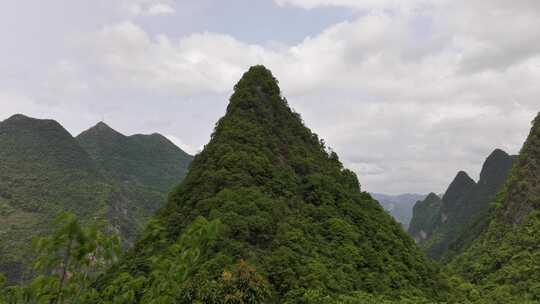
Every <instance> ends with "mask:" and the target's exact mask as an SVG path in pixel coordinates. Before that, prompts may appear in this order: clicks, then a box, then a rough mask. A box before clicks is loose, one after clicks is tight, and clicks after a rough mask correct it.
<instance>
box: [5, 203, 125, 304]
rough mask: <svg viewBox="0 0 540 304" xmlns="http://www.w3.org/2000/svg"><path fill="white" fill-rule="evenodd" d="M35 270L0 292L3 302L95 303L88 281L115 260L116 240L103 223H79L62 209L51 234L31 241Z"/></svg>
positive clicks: (94, 293)
mask: <svg viewBox="0 0 540 304" xmlns="http://www.w3.org/2000/svg"><path fill="white" fill-rule="evenodd" d="M35 250H36V251H37V253H38V254H37V258H36V260H35V262H34V270H35V271H36V272H37V273H38V274H39V275H38V276H37V277H35V278H34V279H33V280H32V281H31V282H29V283H28V284H27V285H21V286H11V287H7V288H5V290H4V291H3V292H2V294H3V295H4V298H3V299H2V298H0V300H3V301H5V302H6V303H52V304H57V303H58V304H61V303H95V302H94V301H95V300H96V298H97V295H98V293H97V291H96V290H95V289H94V288H93V287H92V285H91V284H92V283H93V282H94V281H95V280H96V279H97V276H98V275H99V274H100V273H101V272H103V271H104V270H105V269H107V268H108V267H110V266H111V265H112V263H114V262H115V261H116V260H117V257H118V255H119V253H120V241H119V238H118V236H117V235H116V234H115V233H112V234H111V233H110V232H107V233H104V232H103V227H98V226H89V227H83V226H81V224H80V222H79V221H78V220H77V218H76V217H75V215H74V214H71V213H62V214H60V215H59V216H58V217H57V218H56V219H55V221H54V230H53V234H52V235H50V236H47V237H41V238H38V239H36V241H35Z"/></svg>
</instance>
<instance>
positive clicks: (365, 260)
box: [101, 66, 444, 303]
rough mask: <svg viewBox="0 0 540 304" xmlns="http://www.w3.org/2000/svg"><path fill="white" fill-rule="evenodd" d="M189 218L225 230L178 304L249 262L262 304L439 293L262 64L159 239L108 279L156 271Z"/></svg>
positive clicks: (201, 295) (204, 295)
mask: <svg viewBox="0 0 540 304" xmlns="http://www.w3.org/2000/svg"><path fill="white" fill-rule="evenodd" d="M199 216H204V217H206V218H208V219H209V220H216V219H217V220H220V221H221V223H222V226H223V227H222V229H221V230H220V234H219V237H218V240H217V241H216V243H215V244H214V245H213V246H211V247H210V248H209V249H208V250H206V251H201V252H200V254H201V256H200V258H199V262H198V263H197V264H196V265H195V266H194V267H196V268H195V269H194V270H193V271H192V272H190V274H189V276H188V277H187V279H186V280H187V281H185V282H183V283H182V293H180V294H175V296H176V297H177V300H176V301H178V303H192V302H196V301H197V300H199V301H203V302H206V301H208V298H212V296H213V295H214V292H215V288H216V285H214V283H215V282H218V281H220V280H226V281H227V280H229V278H230V275H231V273H234V271H232V270H231V269H234V265H235V264H237V263H238V261H241V262H240V265H244V264H246V263H247V264H248V265H251V266H250V267H249V269H251V270H250V272H249V273H251V272H256V273H257V276H256V278H258V279H257V280H256V282H255V283H257V284H263V285H265V283H264V282H266V283H267V287H268V289H269V290H270V296H269V299H267V300H265V301H262V303H272V302H276V303H300V302H301V301H303V300H302V299H305V298H306V297H310V296H314V295H315V294H316V295H321V296H327V295H328V296H331V297H337V296H341V295H347V294H351V293H353V292H354V291H364V292H369V293H373V294H384V295H388V296H391V297H399V296H410V295H419V296H425V297H428V298H436V297H437V296H438V295H437V293H443V292H444V288H442V285H440V284H439V277H438V275H437V274H436V272H435V270H434V269H432V267H431V266H430V265H429V264H428V263H426V261H425V259H424V258H423V255H422V254H421V253H420V252H419V250H418V249H417V248H416V247H415V245H414V242H413V240H412V239H411V238H410V237H408V236H407V235H406V234H405V233H404V232H403V230H402V228H401V227H400V226H399V224H398V223H396V222H395V221H394V220H393V219H392V218H391V217H390V216H389V215H388V214H386V212H384V210H383V209H382V208H381V207H380V206H379V204H377V202H376V201H375V200H373V199H372V198H371V197H370V195H369V194H367V193H365V192H361V190H360V186H359V183H358V180H357V178H356V175H355V174H354V173H353V172H351V171H349V170H347V169H344V168H343V167H342V164H341V163H340V162H339V160H338V157H337V155H336V154H335V153H328V152H327V151H326V148H325V146H324V144H323V143H322V140H320V139H319V138H318V136H317V135H316V134H313V133H312V132H311V131H310V130H309V129H308V128H306V127H305V126H304V125H303V123H302V120H301V119H300V116H299V115H298V114H296V113H294V112H292V111H291V109H290V108H289V107H288V105H287V103H286V100H285V99H284V98H282V97H281V92H280V89H279V86H278V84H277V80H276V79H275V78H274V77H273V76H272V74H271V72H270V71H268V70H267V69H266V68H264V67H262V66H256V67H252V68H251V69H250V70H249V71H248V72H247V73H246V74H244V76H243V77H242V79H241V80H240V81H239V82H238V83H237V84H236V86H235V89H234V93H233V95H232V97H231V99H230V103H229V105H228V107H227V112H226V114H225V116H224V117H223V118H221V119H220V120H219V122H218V123H217V126H216V129H215V131H214V133H213V135H212V138H211V141H210V142H209V143H208V144H207V145H206V146H205V149H204V150H203V151H202V152H201V153H200V154H198V155H197V156H196V157H195V159H194V161H193V163H192V165H191V167H190V171H189V173H188V175H187V176H186V179H185V180H184V182H183V183H182V184H181V185H180V186H179V187H178V188H177V189H176V190H175V191H174V193H173V194H172V195H171V196H170V200H169V202H168V205H167V206H166V208H164V209H163V210H161V211H160V212H159V215H158V217H157V221H158V223H157V224H155V225H154V226H157V227H163V230H161V229H158V232H159V231H161V232H160V233H153V232H152V230H150V231H147V233H146V234H145V235H147V237H145V238H143V239H142V240H141V241H140V242H138V243H137V244H136V246H135V247H134V250H133V251H132V252H131V254H130V255H129V256H128V257H127V259H126V260H125V261H124V263H123V264H122V265H120V266H118V268H117V269H115V270H114V271H113V272H112V273H111V274H110V277H109V278H108V280H115V281H117V280H122V279H121V278H123V277H125V276H123V275H121V274H119V273H123V272H129V273H131V274H141V273H143V274H145V273H146V274H148V273H150V272H152V271H154V270H155V267H156V266H153V265H155V264H154V263H155V262H156V259H155V258H156V257H159V256H162V254H163V253H164V252H167V248H170V246H173V244H175V242H176V240H177V239H178V238H179V237H180V236H182V235H183V233H184V232H185V229H186V227H188V226H190V224H191V223H193V221H195V219H196V218H197V217H199ZM240 273H244V274H245V272H242V271H241V272H240ZM143 276H144V277H149V276H147V275H143ZM115 278H116V279H115ZM150 278H151V277H150ZM220 278H221V279H220ZM105 281H107V280H105V279H104V280H102V281H101V283H102V284H105V283H103V282H105ZM251 283H253V284H255V283H254V282H246V284H251ZM147 284H149V285H152V283H151V282H150V283H147ZM242 286H243V285H242ZM147 287H148V288H149V286H147ZM109 290H114V287H112V288H109ZM138 292H141V293H142V292H144V288H140V289H139V290H138ZM181 299H189V301H187V300H181ZM257 303H260V302H257Z"/></svg>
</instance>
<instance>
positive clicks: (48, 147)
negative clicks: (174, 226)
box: [0, 114, 186, 282]
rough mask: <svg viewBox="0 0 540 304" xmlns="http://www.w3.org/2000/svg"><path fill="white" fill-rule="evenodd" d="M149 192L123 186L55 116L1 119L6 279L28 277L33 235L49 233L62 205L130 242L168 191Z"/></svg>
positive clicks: (0, 236) (0, 234)
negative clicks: (107, 224)
mask: <svg viewBox="0 0 540 304" xmlns="http://www.w3.org/2000/svg"><path fill="white" fill-rule="evenodd" d="M137 140H139V139H137ZM156 142H157V141H156ZM180 156H181V157H183V154H181V155H180ZM181 157H179V158H178V159H181ZM168 160H170V159H166V160H165V161H168ZM182 166H186V164H182ZM171 167H173V168H178V166H174V165H171ZM183 174H185V170H182V171H181V172H179V173H178V176H179V177H180V179H181V177H183ZM165 181H166V180H164V182H163V183H165ZM177 182H179V180H177V181H175V182H174V183H172V182H171V184H170V187H171V188H172V186H173V185H174V184H176V183H177ZM151 186H153V185H151ZM148 187H150V186H148ZM149 192H150V191H149V190H147V188H145V187H143V186H139V185H132V186H130V187H126V186H123V185H122V186H121V182H119V181H117V180H115V179H114V178H113V177H112V176H109V175H108V174H107V171H106V170H104V169H103V168H102V167H101V166H100V165H99V164H98V163H97V162H96V161H95V160H94V159H93V158H92V157H91V154H89V153H88V152H87V151H86V149H85V148H84V147H83V146H82V145H80V144H79V141H78V140H76V139H75V138H73V136H71V134H70V133H69V132H68V131H66V130H65V129H64V128H63V127H62V126H61V125H60V124H59V123H58V122H56V121H54V120H47V119H46V120H42V119H34V118H30V117H27V116H24V115H21V114H17V115H14V116H12V117H10V118H8V119H6V120H5V121H3V122H0V272H3V273H6V274H7V276H8V280H9V281H10V282H17V281H20V280H24V279H26V278H29V277H30V276H31V273H30V272H29V271H28V269H29V262H28V260H29V259H31V255H32V251H31V248H30V247H31V246H30V245H31V240H32V239H33V238H34V237H36V236H39V235H44V234H47V233H48V229H49V225H50V222H51V221H52V220H53V219H54V217H55V216H56V214H57V213H59V212H61V211H69V212H72V213H74V214H76V215H77V216H78V217H79V218H80V219H81V220H82V221H83V222H95V221H96V220H105V221H106V222H107V223H109V225H110V229H113V230H117V231H119V232H120V235H121V237H122V239H123V242H124V244H125V246H128V245H129V244H130V243H132V242H133V240H134V239H135V235H136V234H137V231H138V230H140V229H141V228H142V226H143V224H144V222H145V221H146V219H147V218H148V217H149V216H150V215H151V213H152V211H153V210H155V209H157V208H159V207H161V206H162V205H163V203H164V202H165V197H166V195H167V191H166V190H161V189H156V190H152V192H151V194H149Z"/></svg>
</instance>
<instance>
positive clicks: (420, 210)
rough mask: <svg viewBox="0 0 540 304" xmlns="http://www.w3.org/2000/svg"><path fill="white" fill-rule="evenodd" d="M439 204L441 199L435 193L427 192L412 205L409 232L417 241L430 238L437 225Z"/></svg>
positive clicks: (439, 210)
mask: <svg viewBox="0 0 540 304" xmlns="http://www.w3.org/2000/svg"><path fill="white" fill-rule="evenodd" d="M441 205H442V200H441V198H440V197H439V196H438V195H437V194H435V193H430V194H428V196H427V197H426V198H425V199H424V200H423V201H418V202H416V204H415V205H414V209H413V217H412V219H411V224H410V225H409V234H410V235H411V236H412V237H413V238H414V240H415V241H416V242H417V243H421V242H423V241H425V240H427V239H430V238H431V236H432V235H433V233H434V232H435V231H436V229H437V228H438V227H439V220H440V218H441Z"/></svg>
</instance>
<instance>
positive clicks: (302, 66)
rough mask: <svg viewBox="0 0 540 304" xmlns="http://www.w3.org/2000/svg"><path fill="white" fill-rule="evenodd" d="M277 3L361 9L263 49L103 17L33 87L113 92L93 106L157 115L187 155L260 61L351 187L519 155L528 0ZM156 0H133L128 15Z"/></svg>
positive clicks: (528, 74) (407, 183)
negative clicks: (331, 152) (353, 180)
mask: <svg viewBox="0 0 540 304" xmlns="http://www.w3.org/2000/svg"><path fill="white" fill-rule="evenodd" d="M118 1H121V0H118ZM276 2H277V3H278V4H280V5H296V6H300V7H303V8H307V9H310V8H315V7H318V6H329V5H333V6H345V7H351V8H353V9H355V10H362V12H361V13H359V14H356V15H355V16H356V17H354V18H353V19H352V20H349V21H343V22H341V23H338V24H335V25H333V26H330V27H328V28H327V29H325V30H324V31H322V32H320V33H318V34H316V35H313V36H311V37H306V38H305V39H304V40H303V41H301V42H300V43H296V44H291V45H283V44H280V46H279V47H275V48H273V47H270V46H268V45H258V44H253V43H247V42H244V41H241V40H239V39H237V38H235V37H233V36H231V35H228V34H222V33H211V32H202V33H192V34H189V35H186V36H182V37H172V36H168V35H163V34H151V32H150V31H148V30H146V29H145V28H144V26H143V25H141V24H138V23H136V22H135V21H124V22H120V23H115V24H110V25H107V26H104V27H102V28H101V29H100V30H98V31H96V32H94V33H91V34H89V35H83V36H81V37H80V38H79V39H77V40H76V43H75V44H76V45H77V48H76V50H77V51H76V52H75V53H76V54H75V55H74V56H72V58H68V59H67V60H65V61H63V62H61V63H60V64H59V65H58V66H57V67H56V68H55V69H54V70H53V72H51V75H50V76H49V79H48V81H46V82H45V83H46V84H47V85H46V86H44V88H43V90H44V91H43V92H42V95H39V96H49V97H48V98H52V97H53V96H57V97H58V96H60V97H58V99H69V100H77V96H79V99H81V100H82V101H80V102H79V108H82V106H80V105H81V104H84V103H85V102H87V103H88V101H87V100H88V96H87V95H88V94H97V96H93V98H98V99H99V98H108V99H109V100H110V99H112V101H110V104H107V105H106V106H105V104H106V102H101V103H100V111H103V112H106V113H108V114H109V113H110V114H109V115H111V116H112V117H113V119H116V120H121V119H123V118H121V117H123V116H122V115H124V116H125V114H124V113H125V112H126V111H128V109H129V113H131V114H130V115H132V116H137V115H138V116H140V117H144V120H146V122H145V123H146V125H147V126H152V127H154V126H156V125H155V124H153V121H166V122H167V124H164V125H159V127H160V128H162V129H163V130H165V131H163V132H165V133H164V134H169V135H167V136H168V137H169V138H171V140H173V141H174V142H176V143H177V144H179V145H181V147H182V148H184V149H186V150H187V151H190V152H195V151H196V147H199V146H200V145H202V144H204V143H205V141H206V139H207V138H208V134H209V132H210V129H211V126H212V125H213V123H214V122H215V120H216V119H217V117H219V115H221V113H222V111H223V109H224V106H225V103H226V100H227V97H228V96H227V95H228V94H229V93H230V91H231V89H232V87H233V85H234V83H235V82H236V81H237V80H238V78H239V77H240V76H241V75H242V73H243V72H244V71H245V70H246V69H247V68H248V67H249V66H250V65H253V64H265V65H266V66H268V67H269V68H270V69H272V71H273V72H274V74H275V75H276V76H277V78H278V79H279V80H280V83H281V86H282V88H283V90H284V93H285V95H286V97H287V98H288V100H289V103H290V104H291V105H292V106H293V107H294V108H295V109H296V110H298V111H299V112H300V113H302V115H303V118H304V119H305V121H306V122H307V124H308V126H309V127H311V128H312V129H313V130H314V131H315V132H317V133H319V134H320V135H321V137H323V138H325V139H327V142H328V143H329V144H330V146H332V147H334V148H335V150H336V151H337V152H338V153H339V154H340V156H341V159H342V160H343V161H344V162H345V163H346V164H347V165H349V166H351V168H353V169H355V170H357V172H358V173H359V174H360V181H361V182H362V184H363V185H364V189H367V190H370V191H378V192H429V191H436V192H442V191H444V189H443V187H444V186H445V185H447V184H448V183H449V182H450V181H451V179H452V178H453V175H454V174H455V173H456V172H457V171H458V170H461V169H465V170H467V171H469V172H470V173H471V175H473V176H474V175H476V174H477V173H478V171H479V170H480V167H481V163H482V161H483V160H484V158H485V157H486V156H487V155H488V154H489V153H490V152H491V150H493V149H494V148H497V147H499V148H503V149H506V150H507V151H508V152H510V153H517V152H518V149H519V147H520V146H521V144H522V142H523V140H524V138H525V136H526V134H527V132H528V129H529V127H530V126H529V122H530V121H531V120H532V118H533V116H534V115H535V113H536V112H537V111H538V110H540V107H539V105H540V102H539V101H538V96H540V86H538V83H540V39H538V38H540V18H537V17H538V13H537V12H538V11H540V10H539V9H540V7H539V5H540V4H538V3H540V2H537V1H528V0H521V1H514V2H513V3H512V4H511V5H510V4H508V2H507V1H503V0H494V1H488V0H478V1H472V2H471V1H467V2H466V1H461V0H460V1H446V0H442V1H435V0H432V1H431V0H413V1H397V0H396V1H392V0H377V1H375V0H366V1H360V0H354V1H352V0H341V1H340V0H337V1H330V0H276ZM125 3H127V2H125ZM159 3H165V2H159V1H153V2H149V1H142V0H141V1H137V2H135V3H132V4H136V7H135V6H134V8H133V12H135V13H136V14H143V12H148V9H149V8H151V7H153V6H152V5H158V4H159ZM128 19H129V18H128ZM47 92H49V94H46V93H47ZM89 92H91V93H89ZM85 96H86V97H85ZM111 96H112V97H111ZM201 96H204V97H201ZM96 103H97V102H93V103H92V104H96ZM174 111H177V113H176V112H174ZM134 113H135V114H134ZM208 113H210V114H208ZM176 116H178V117H176ZM149 117H155V118H156V119H150V118H149ZM138 119H139V118H138V117H135V118H132V119H131V120H128V119H125V120H124V121H123V124H124V125H129V124H130V123H133V121H134V120H138ZM141 120H143V119H141ZM186 121H188V122H189V123H188V122H186ZM195 122H196V123H197V125H196V126H195V125H194V124H195ZM139 126H141V124H139ZM201 126H205V127H201ZM175 129H178V130H179V131H175ZM180 129H181V130H180ZM150 131H154V130H150ZM180 132H182V133H181V134H183V136H180V135H179V134H180ZM188 136H191V137H190V138H188ZM179 138H182V140H180V139H179ZM186 138H188V139H186Z"/></svg>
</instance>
